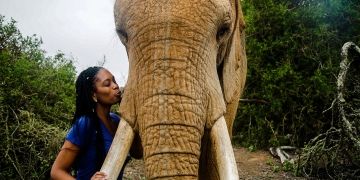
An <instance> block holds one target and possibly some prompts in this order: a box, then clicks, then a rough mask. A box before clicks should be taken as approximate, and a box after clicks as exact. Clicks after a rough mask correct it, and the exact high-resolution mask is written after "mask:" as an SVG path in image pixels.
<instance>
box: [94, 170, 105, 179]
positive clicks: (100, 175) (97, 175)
mask: <svg viewBox="0 0 360 180" xmlns="http://www.w3.org/2000/svg"><path fill="white" fill-rule="evenodd" d="M91 180H106V174H105V173H104V172H100V171H98V172H96V173H95V174H94V175H93V176H92V177H91Z"/></svg>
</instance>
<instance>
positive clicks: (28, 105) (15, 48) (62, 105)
mask: <svg viewBox="0 0 360 180" xmlns="http://www.w3.org/2000/svg"><path fill="white" fill-rule="evenodd" d="M41 44H42V41H41V39H39V38H37V37H36V36H35V35H34V36H31V37H24V36H22V34H21V33H20V31H19V30H18V29H17V28H16V22H15V21H14V20H11V21H10V22H6V21H5V17H4V16H0V66H1V71H0V118H1V119H0V127H2V128H3V129H2V130H1V131H0V137H1V139H2V141H1V142H0V143H1V144H0V154H3V155H4V158H1V159H0V167H1V168H0V179H25V178H26V179H44V178H45V177H47V176H48V173H49V169H50V166H51V164H52V162H53V160H54V158H55V154H56V153H57V152H58V150H59V147H60V146H61V144H62V141H63V138H64V133H65V131H64V129H66V128H68V125H69V124H70V123H69V122H70V119H71V116H72V112H73V110H74V104H73V102H74V98H75V97H74V94H75V93H74V91H75V89H74V87H73V84H74V81H75V67H74V66H73V62H72V60H71V59H68V58H66V57H65V56H64V55H63V54H62V53H58V54H57V55H55V56H54V57H46V56H45V51H43V50H41V48H40V46H41Z"/></svg>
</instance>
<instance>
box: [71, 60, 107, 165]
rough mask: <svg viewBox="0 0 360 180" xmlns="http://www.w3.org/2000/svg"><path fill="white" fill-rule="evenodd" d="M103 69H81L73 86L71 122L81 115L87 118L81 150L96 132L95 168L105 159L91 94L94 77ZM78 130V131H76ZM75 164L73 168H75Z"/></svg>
mask: <svg viewBox="0 0 360 180" xmlns="http://www.w3.org/2000/svg"><path fill="white" fill-rule="evenodd" d="M101 69H103V67H99V66H94V67H89V68H87V69H85V70H84V71H82V72H81V73H80V74H79V76H78V78H77V79H76V83H75V88H76V107H75V114H74V118H73V122H72V124H74V125H75V128H78V127H77V126H76V121H77V119H79V118H80V117H81V116H87V117H88V119H87V121H86V128H87V132H88V133H87V134H86V136H87V138H86V140H87V142H85V148H84V149H81V151H86V147H87V146H88V145H89V144H90V140H91V138H90V136H91V134H92V132H94V131H95V133H96V153H97V156H96V157H97V158H96V159H97V160H96V161H97V162H96V164H97V168H98V169H99V168H100V167H101V165H102V163H103V161H104V159H105V150H104V139H103V137H102V133H101V128H100V123H99V118H98V116H97V114H96V111H95V108H96V102H95V101H94V100H93V98H92V95H93V92H94V91H95V88H96V87H95V84H94V82H95V78H96V74H97V73H98V72H99V71H100V70H101ZM77 132H79V131H77ZM76 166H77V165H76V164H75V169H76Z"/></svg>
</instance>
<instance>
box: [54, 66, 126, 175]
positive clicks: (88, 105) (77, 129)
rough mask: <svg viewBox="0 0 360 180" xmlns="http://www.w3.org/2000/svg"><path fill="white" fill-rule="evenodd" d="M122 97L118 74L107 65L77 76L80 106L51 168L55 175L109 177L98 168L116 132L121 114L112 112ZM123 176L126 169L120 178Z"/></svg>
mask: <svg viewBox="0 0 360 180" xmlns="http://www.w3.org/2000/svg"><path fill="white" fill-rule="evenodd" d="M120 101H121V92H120V89H119V86H118V85H117V83H116V81H115V78H114V76H113V75H112V74H111V73H110V72H109V71H108V70H106V69H105V68H102V67H90V68H88V69H86V70H84V71H82V72H81V73H80V75H79V77H78V78H77V80H76V110H75V115H74V119H73V126H72V127H71V129H70V131H69V132H68V134H67V136H66V139H65V142H64V145H63V146H62V148H61V150H60V152H59V154H58V156H57V157H56V159H55V162H54V164H53V166H52V168H51V178H52V179H75V178H74V177H73V176H71V174H70V171H71V168H72V167H73V168H74V169H75V170H76V175H75V176H76V179H90V178H91V179H105V178H106V175H105V174H104V173H102V172H98V171H99V170H100V168H101V165H102V163H103V161H104V159H105V156H106V153H107V152H108V150H109V148H110V145H111V142H112V140H113V137H114V135H115V132H116V129H117V126H118V123H119V121H120V118H119V117H118V116H117V115H115V114H113V113H110V108H111V106H112V105H114V104H116V103H119V102H120ZM121 178H122V171H121V173H120V175H119V179H121Z"/></svg>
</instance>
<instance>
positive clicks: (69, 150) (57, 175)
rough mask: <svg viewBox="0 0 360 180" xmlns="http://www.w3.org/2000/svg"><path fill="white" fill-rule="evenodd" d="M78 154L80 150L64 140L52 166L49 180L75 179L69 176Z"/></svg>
mask: <svg viewBox="0 0 360 180" xmlns="http://www.w3.org/2000/svg"><path fill="white" fill-rule="evenodd" d="M79 152H80V149H79V147H78V146H76V145H75V144H73V143H71V142H70V141H68V140H65V142H64V145H63V146H62V148H61V150H60V152H59V154H58V155H57V157H56V159H55V162H54V164H53V165H52V168H51V173H50V175H51V179H54V180H56V179H61V180H63V179H64V180H67V179H72V180H73V179H75V178H74V177H72V176H71V174H70V168H71V165H72V164H73V163H74V161H75V159H76V156H77V155H78V154H79Z"/></svg>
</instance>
